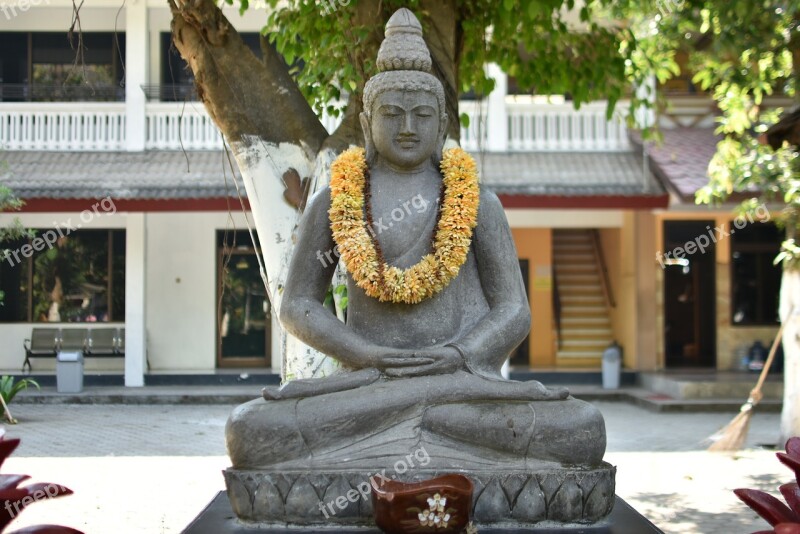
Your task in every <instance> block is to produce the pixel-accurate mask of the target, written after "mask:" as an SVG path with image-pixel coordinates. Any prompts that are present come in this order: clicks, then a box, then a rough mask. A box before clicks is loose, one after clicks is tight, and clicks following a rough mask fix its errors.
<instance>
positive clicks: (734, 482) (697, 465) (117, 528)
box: [2, 402, 791, 534]
mask: <svg viewBox="0 0 800 534" xmlns="http://www.w3.org/2000/svg"><path fill="white" fill-rule="evenodd" d="M595 404H596V405H597V406H598V407H599V408H600V410H601V411H602V412H603V414H604V415H605V418H606V425H607V429H608V454H607V457H606V459H607V460H608V461H609V462H611V463H612V464H614V465H616V466H617V467H618V472H617V494H619V495H620V496H621V497H623V498H624V499H626V500H627V501H628V502H629V503H630V504H631V505H633V506H634V507H635V508H637V510H639V511H640V512H641V513H643V514H644V515H645V516H646V517H648V518H649V519H650V520H651V521H652V522H653V523H655V524H656V525H657V526H659V527H660V528H661V529H663V530H664V532H668V533H692V534H695V533H696V534H712V533H713V534H716V533H726V534H738V533H748V532H753V531H755V530H760V529H763V528H765V527H766V523H765V522H763V521H762V520H761V519H759V518H758V517H757V516H756V515H755V514H754V513H752V512H751V511H750V510H749V509H748V508H746V507H745V506H744V505H743V504H741V503H740V502H739V501H738V500H737V499H736V498H735V497H734V495H733V494H732V493H731V490H732V489H734V488H737V487H755V488H760V489H764V490H767V491H770V492H773V493H775V494H777V487H778V485H780V484H781V483H785V482H788V481H790V479H791V473H790V472H789V471H788V470H787V469H785V468H783V467H782V466H781V465H780V464H779V463H778V461H777V460H776V458H775V455H774V451H771V450H767V449H765V448H763V447H761V445H762V444H768V445H770V446H771V445H773V444H774V442H775V440H776V439H777V437H778V424H779V423H778V417H779V415H778V414H775V413H758V412H757V413H756V415H755V416H754V418H753V421H752V424H751V427H750V432H749V434H748V442H747V446H746V449H745V450H744V451H742V452H740V453H737V454H735V455H731V454H719V453H708V452H706V451H705V447H706V444H705V443H703V439H704V438H705V437H706V436H708V435H709V434H711V433H713V432H714V431H715V430H717V429H718V428H719V427H721V426H723V425H724V424H725V423H727V422H728V421H730V419H731V417H732V416H733V414H725V413H722V414H720V413H654V412H652V411H648V410H645V409H642V408H639V407H636V406H633V405H631V404H627V403H620V402H596V403H595ZM231 408H232V407H231V406H224V405H179V406H178V405H174V406H173V405H158V406H147V405H31V404H26V405H14V406H12V410H13V412H14V415H15V417H17V418H18V419H19V421H20V424H18V425H15V426H8V427H7V428H6V431H7V435H8V436H9V437H21V438H22V444H21V445H20V447H19V448H18V449H17V452H16V453H15V454H14V455H13V456H12V457H11V458H10V459H9V460H7V461H6V463H5V464H3V466H2V472H3V473H6V474H8V473H28V474H31V475H32V476H33V479H34V481H42V482H54V483H58V484H63V485H66V486H68V487H70V488H71V489H73V490H74V491H75V495H73V496H70V497H65V498H61V499H54V500H51V501H46V502H41V503H35V504H34V505H32V506H31V507H30V508H29V509H28V510H26V511H25V512H24V513H23V514H22V515H21V516H20V517H19V518H18V519H17V520H16V521H15V522H14V523H12V527H16V528H21V527H23V526H27V525H33V524H41V523H60V524H64V525H68V526H72V527H74V528H78V529H81V530H83V531H85V532H86V533H88V534H126V533H140V532H141V533H153V534H160V533H178V532H181V530H182V529H183V528H184V527H186V526H187V525H188V524H189V523H190V522H191V520H192V519H193V518H194V517H195V516H196V515H197V514H198V513H199V512H200V511H201V510H202V509H203V507H204V506H205V505H206V504H207V503H208V501H210V500H211V498H212V497H213V496H214V495H215V494H216V492H217V491H219V490H221V489H223V487H224V484H223V480H222V475H221V471H222V470H223V469H224V468H225V467H226V466H227V465H228V460H227V458H226V456H225V445H224V438H223V433H224V426H225V420H226V418H227V416H228V414H229V412H230V409H231Z"/></svg>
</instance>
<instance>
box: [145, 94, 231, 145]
mask: <svg viewBox="0 0 800 534" xmlns="http://www.w3.org/2000/svg"><path fill="white" fill-rule="evenodd" d="M146 114H147V137H146V140H145V148H147V149H153V150H179V149H185V150H213V149H219V148H222V135H220V133H219V130H218V129H217V127H216V125H215V124H214V121H212V120H211V117H209V116H208V113H206V110H205V108H203V104H201V103H200V102H188V103H186V104H185V105H184V104H183V103H179V104H174V103H169V102H153V103H148V104H147V111H146Z"/></svg>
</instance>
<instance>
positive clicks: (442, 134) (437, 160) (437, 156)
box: [431, 113, 447, 169]
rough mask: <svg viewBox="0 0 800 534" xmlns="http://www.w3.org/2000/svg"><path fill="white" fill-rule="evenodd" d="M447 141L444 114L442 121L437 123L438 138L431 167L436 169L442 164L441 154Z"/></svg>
mask: <svg viewBox="0 0 800 534" xmlns="http://www.w3.org/2000/svg"><path fill="white" fill-rule="evenodd" d="M446 141H447V114H446V113H445V114H444V115H443V117H442V120H441V121H439V138H438V139H437V141H436V150H435V151H434V152H433V156H431V157H432V159H433V166H434V167H436V168H437V169H438V168H439V166H440V165H441V163H442V157H443V156H442V152H444V144H445V142H446Z"/></svg>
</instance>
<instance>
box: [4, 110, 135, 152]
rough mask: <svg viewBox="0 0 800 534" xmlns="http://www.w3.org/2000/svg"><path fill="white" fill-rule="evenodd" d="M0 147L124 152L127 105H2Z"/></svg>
mask: <svg viewBox="0 0 800 534" xmlns="http://www.w3.org/2000/svg"><path fill="white" fill-rule="evenodd" d="M0 148H2V149H5V150H54V151H55V150H67V151H105V150H124V149H125V104H124V103H117V102H112V103H103V102H95V103H84V102H80V103H75V102H69V103H67V102H64V103H60V102H59V103H55V102H52V103H51V102H42V103H24V104H16V103H13V104H12V103H3V104H0Z"/></svg>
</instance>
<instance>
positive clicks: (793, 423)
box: [777, 270, 800, 448]
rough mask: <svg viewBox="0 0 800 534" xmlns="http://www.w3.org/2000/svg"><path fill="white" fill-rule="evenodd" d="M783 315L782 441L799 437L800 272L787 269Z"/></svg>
mask: <svg viewBox="0 0 800 534" xmlns="http://www.w3.org/2000/svg"><path fill="white" fill-rule="evenodd" d="M780 316H781V320H782V322H783V324H784V325H785V326H784V329H783V356H784V364H783V366H784V367H783V383H784V386H783V387H784V390H783V412H782V413H781V438H780V442H779V443H778V444H777V445H778V447H780V448H783V446H784V444H785V443H786V440H788V439H789V438H790V437H793V436H800V271H798V270H784V272H783V279H782V281H781V300H780Z"/></svg>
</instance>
